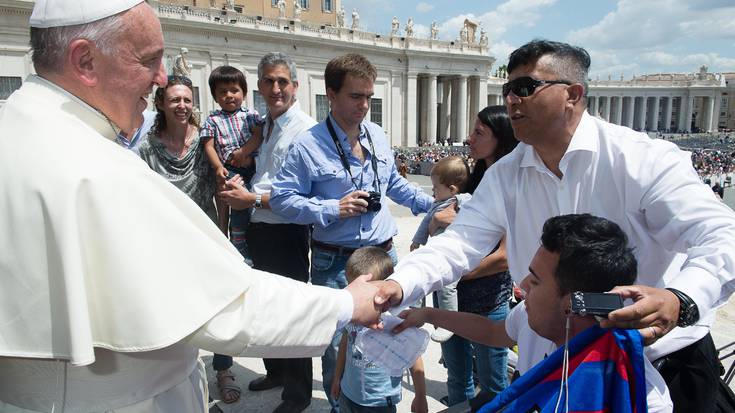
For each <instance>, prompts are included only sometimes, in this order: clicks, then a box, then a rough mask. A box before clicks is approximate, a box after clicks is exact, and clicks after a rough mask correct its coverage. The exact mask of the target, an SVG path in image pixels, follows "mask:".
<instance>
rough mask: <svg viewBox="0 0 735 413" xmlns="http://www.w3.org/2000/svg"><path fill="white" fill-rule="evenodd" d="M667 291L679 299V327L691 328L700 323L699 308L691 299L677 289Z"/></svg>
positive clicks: (677, 323)
mask: <svg viewBox="0 0 735 413" xmlns="http://www.w3.org/2000/svg"><path fill="white" fill-rule="evenodd" d="M667 290H669V291H671V292H672V293H673V294H674V295H675V296H676V298H678V299H679V319H678V320H677V322H676V325H677V326H679V327H689V326H691V325H694V324H695V323H696V322H697V321H699V308H698V307H697V303H695V302H694V300H692V298H691V297H689V296H688V295H686V294H684V293H683V292H681V291H679V290H677V289H676V288H667Z"/></svg>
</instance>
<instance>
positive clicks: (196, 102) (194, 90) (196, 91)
mask: <svg viewBox="0 0 735 413" xmlns="http://www.w3.org/2000/svg"><path fill="white" fill-rule="evenodd" d="M191 94H192V96H193V97H194V110H196V111H199V109H200V108H201V106H200V105H199V87H198V86H192V90H191Z"/></svg>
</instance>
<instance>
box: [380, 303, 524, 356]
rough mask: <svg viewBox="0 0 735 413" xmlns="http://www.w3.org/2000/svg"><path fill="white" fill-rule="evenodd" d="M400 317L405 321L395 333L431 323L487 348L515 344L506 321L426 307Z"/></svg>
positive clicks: (405, 312) (407, 311)
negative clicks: (506, 326)
mask: <svg viewBox="0 0 735 413" xmlns="http://www.w3.org/2000/svg"><path fill="white" fill-rule="evenodd" d="M398 317H401V318H403V319H404V321H403V323H401V324H399V325H398V326H396V328H394V329H393V332H395V333H400V332H401V331H403V330H405V329H406V328H408V327H421V326H422V325H424V323H431V324H434V325H435V326H437V327H442V328H445V329H447V330H449V331H451V332H453V333H454V334H458V335H460V336H462V337H464V338H466V339H468V340H470V341H474V342H475V343H480V344H484V345H486V346H492V347H509V346H512V345H513V344H515V342H514V341H513V339H511V338H510V337H508V333H507V332H506V331H505V321H493V320H488V319H487V318H485V317H483V316H481V315H479V314H472V313H463V312H458V311H447V310H440V309H437V308H429V307H424V308H415V309H410V310H405V311H403V312H402V313H401V314H399V315H398Z"/></svg>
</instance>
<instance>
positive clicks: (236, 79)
mask: <svg viewBox="0 0 735 413" xmlns="http://www.w3.org/2000/svg"><path fill="white" fill-rule="evenodd" d="M218 83H237V84H238V85H240V89H242V94H243V96H244V95H247V94H248V82H247V81H246V80H245V75H244V74H243V73H242V72H241V71H240V69H238V68H236V67H232V66H218V67H215V68H214V70H212V73H210V74H209V93H211V94H212V97H213V98H217V96H215V95H214V90H215V89H216V88H217V84H218Z"/></svg>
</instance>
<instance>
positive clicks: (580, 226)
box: [541, 214, 638, 294]
mask: <svg viewBox="0 0 735 413" xmlns="http://www.w3.org/2000/svg"><path fill="white" fill-rule="evenodd" d="M541 245H542V246H543V247H544V248H545V249H546V250H548V251H550V252H553V253H557V254H559V265H558V266H557V267H556V272H555V273H554V276H555V277H556V281H557V283H558V284H559V292H560V294H566V293H569V292H572V291H584V292H606V291H609V290H611V289H612V288H613V287H615V286H617V285H629V284H633V283H634V282H635V279H636V277H637V275H638V263H637V261H636V259H635V256H634V255H633V250H632V249H631V248H630V247H628V237H627V236H626V235H625V232H623V230H622V229H620V227H619V226H618V225H617V224H616V223H614V222H612V221H610V220H607V219H605V218H600V217H596V216H593V215H590V214H570V215H561V216H556V217H552V218H549V219H548V220H547V221H546V223H544V228H543V232H542V234H541Z"/></svg>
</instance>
